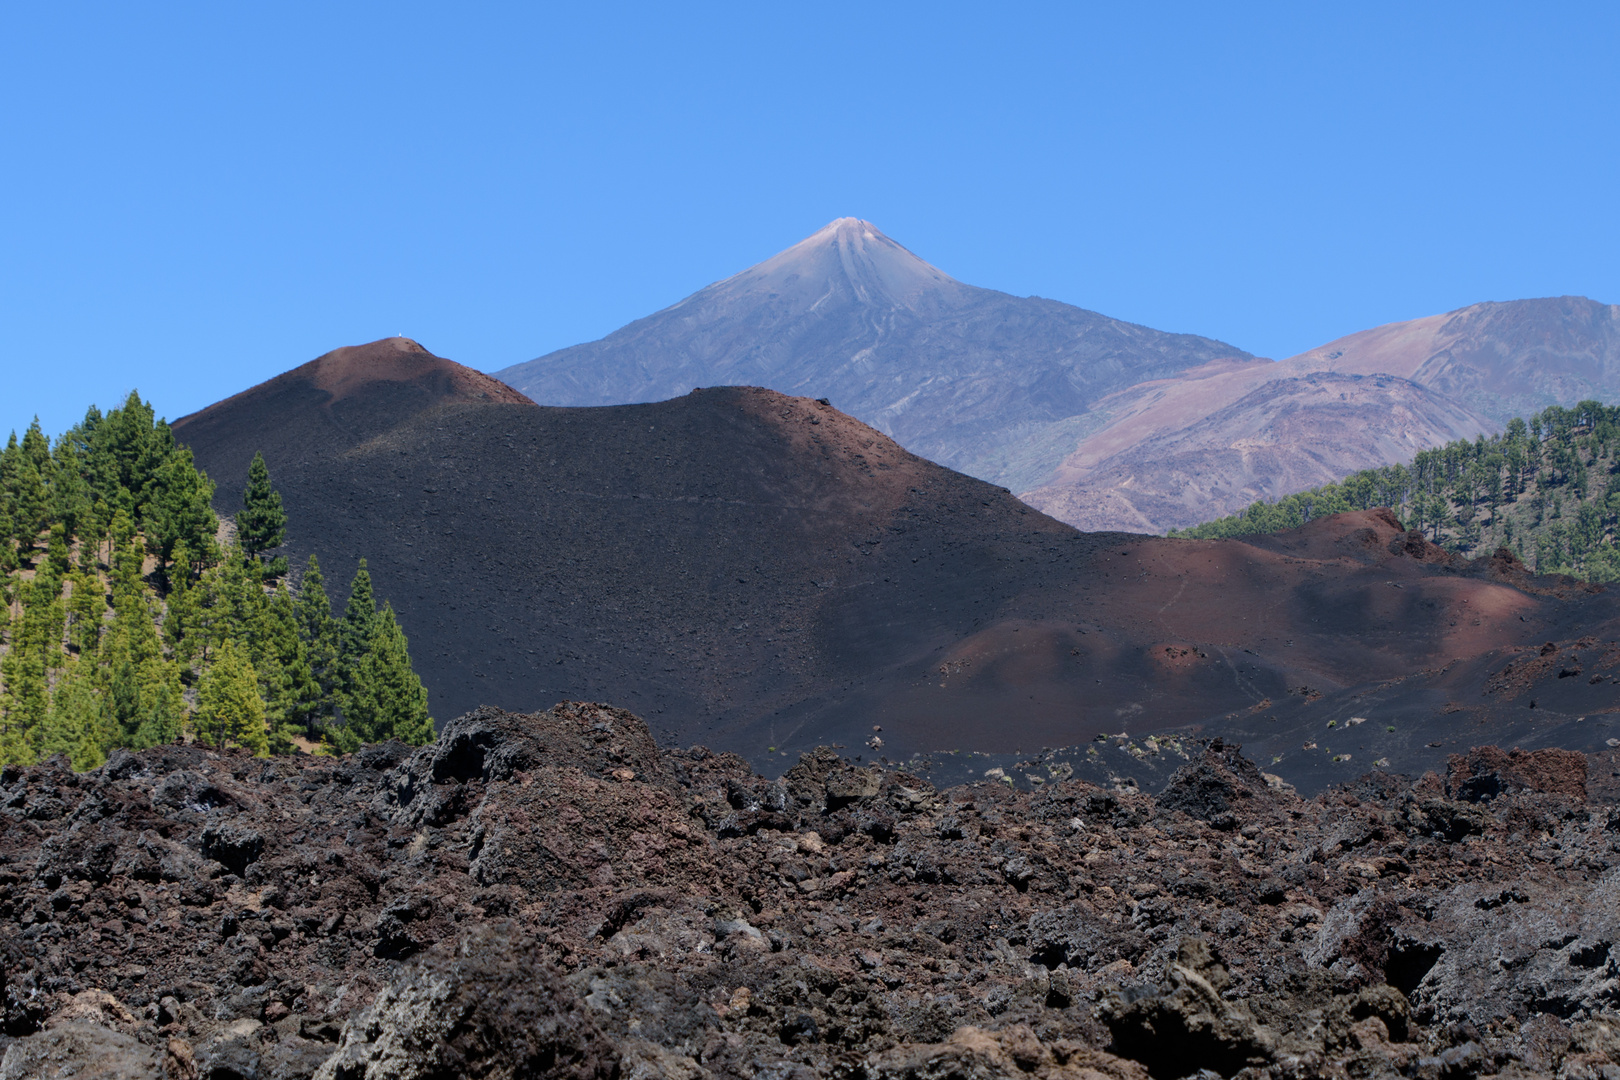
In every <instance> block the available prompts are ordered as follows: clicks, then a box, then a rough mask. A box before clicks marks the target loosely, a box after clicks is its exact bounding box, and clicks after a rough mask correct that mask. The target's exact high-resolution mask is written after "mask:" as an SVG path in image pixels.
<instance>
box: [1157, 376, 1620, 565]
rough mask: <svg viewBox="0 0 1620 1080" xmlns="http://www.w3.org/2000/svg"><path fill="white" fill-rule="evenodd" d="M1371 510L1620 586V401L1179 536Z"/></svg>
mask: <svg viewBox="0 0 1620 1080" xmlns="http://www.w3.org/2000/svg"><path fill="white" fill-rule="evenodd" d="M1373 506H1388V507H1392V508H1394V510H1395V511H1396V512H1397V513H1398V514H1399V515H1400V516H1401V518H1402V519H1403V520H1404V521H1406V522H1407V524H1408V525H1409V526H1411V527H1412V528H1417V529H1422V530H1423V531H1424V532H1425V533H1427V534H1428V536H1429V538H1430V539H1431V540H1432V541H1434V542H1435V543H1437V544H1440V545H1442V546H1443V547H1445V548H1446V549H1447V550H1448V551H1455V552H1458V553H1460V554H1473V553H1477V552H1487V551H1494V550H1496V549H1497V548H1498V547H1506V548H1509V549H1511V550H1512V551H1513V552H1514V553H1515V554H1516V556H1517V557H1518V558H1519V559H1521V560H1522V561H1524V562H1525V563H1527V564H1529V565H1530V566H1532V567H1533V568H1534V569H1536V570H1537V571H1538V572H1539V573H1543V574H1569V575H1571V576H1573V577H1577V578H1581V579H1583V580H1587V581H1601V582H1613V581H1620V406H1612V405H1602V404H1599V403H1597V402H1586V403H1582V404H1581V405H1577V406H1576V407H1575V408H1573V409H1564V408H1560V407H1559V406H1557V405H1550V406H1548V407H1547V408H1546V409H1543V410H1542V411H1541V412H1538V413H1535V414H1534V415H1532V416H1530V417H1528V418H1524V419H1519V418H1515V419H1513V420H1510V421H1509V422H1508V425H1507V430H1506V431H1505V432H1504V433H1502V434H1501V435H1497V436H1493V437H1492V438H1490V439H1480V440H1477V441H1470V440H1466V439H1464V440H1459V441H1457V442H1450V443H1447V444H1446V445H1444V446H1442V447H1439V448H1437V449H1433V450H1425V451H1423V452H1422V453H1420V454H1418V455H1417V457H1416V459H1415V460H1413V461H1412V462H1411V466H1410V467H1409V468H1408V467H1406V466H1404V465H1393V466H1388V467H1385V468H1382V469H1366V470H1362V471H1359V472H1356V473H1353V474H1351V475H1350V476H1348V477H1346V478H1345V479H1344V480H1343V482H1342V483H1337V484H1326V485H1322V486H1318V487H1312V488H1310V489H1309V490H1301V491H1300V492H1298V493H1296V494H1291V495H1289V496H1287V497H1286V498H1283V499H1279V500H1277V501H1276V502H1257V503H1254V504H1253V505H1251V506H1249V507H1247V508H1246V509H1245V510H1244V511H1243V513H1241V514H1236V515H1233V516H1230V517H1224V518H1220V519H1218V520H1215V521H1209V522H1205V523H1204V524H1201V525H1198V526H1195V527H1194V528H1192V529H1188V530H1186V531H1185V532H1183V533H1181V534H1180V535H1183V536H1188V537H1194V538H1203V539H1209V538H1215V537H1230V536H1254V535H1257V534H1263V533H1270V532H1278V531H1282V530H1285V529H1292V528H1297V527H1299V526H1300V525H1302V524H1304V523H1305V522H1307V521H1311V520H1314V519H1316V518H1321V517H1326V516H1328V515H1330V514H1337V513H1343V512H1345V511H1347V510H1358V509H1366V508H1370V507H1373Z"/></svg>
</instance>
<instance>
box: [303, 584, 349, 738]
mask: <svg viewBox="0 0 1620 1080" xmlns="http://www.w3.org/2000/svg"><path fill="white" fill-rule="evenodd" d="M297 610H298V636H299V639H300V640H301V641H303V643H304V656H305V659H306V660H307V662H308V664H309V671H310V675H311V677H312V678H313V679H314V681H315V686H316V696H315V701H314V703H313V706H312V708H311V709H310V711H309V712H308V714H307V719H306V725H307V731H308V735H309V737H310V738H312V739H313V738H315V737H317V735H318V734H319V729H320V728H321V727H323V726H325V725H326V724H327V723H328V722H329V721H331V720H332V719H333V718H334V717H335V716H336V715H337V711H338V695H339V694H340V693H341V692H342V689H343V672H342V668H341V665H340V664H339V652H340V644H339V634H338V623H337V620H335V619H333V618H332V602H331V600H330V599H328V597H327V595H326V584H325V582H324V580H323V579H322V577H321V564H320V561H319V560H318V559H316V558H315V556H314V555H311V556H310V557H309V562H308V563H307V564H306V565H305V567H304V575H303V578H302V580H300V581H299V583H298V603H297Z"/></svg>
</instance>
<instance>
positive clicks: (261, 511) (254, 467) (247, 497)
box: [236, 453, 287, 577]
mask: <svg viewBox="0 0 1620 1080" xmlns="http://www.w3.org/2000/svg"><path fill="white" fill-rule="evenodd" d="M236 535H237V538H238V540H239V541H240V543H241V545H242V553H243V554H244V555H246V556H247V557H248V558H250V559H259V560H260V561H262V562H263V563H264V564H265V569H266V576H268V577H279V576H280V575H282V574H284V573H286V572H287V560H286V559H284V558H276V559H272V558H270V557H269V556H268V555H267V554H266V552H269V551H272V550H274V549H276V548H278V547H280V546H281V545H282V543H284V542H285V541H286V539H287V514H286V512H285V511H284V510H282V508H281V492H279V491H277V490H276V489H275V488H273V487H271V486H270V469H269V467H268V466H267V465H265V463H264V454H262V453H257V454H254V455H253V463H252V464H251V465H249V466H248V483H247V487H246V488H244V489H243V490H242V512H241V513H239V514H237V515H236Z"/></svg>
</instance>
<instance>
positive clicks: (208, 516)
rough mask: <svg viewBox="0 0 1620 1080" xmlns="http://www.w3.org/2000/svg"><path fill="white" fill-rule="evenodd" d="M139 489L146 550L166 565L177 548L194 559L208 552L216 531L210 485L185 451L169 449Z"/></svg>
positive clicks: (211, 482) (188, 452) (212, 490)
mask: <svg viewBox="0 0 1620 1080" xmlns="http://www.w3.org/2000/svg"><path fill="white" fill-rule="evenodd" d="M163 430H164V431H165V432H167V430H168V429H167V427H165V428H163ZM143 487H144V491H145V508H146V510H145V518H144V522H145V528H146V545H147V549H148V550H150V551H151V552H153V553H154V554H155V555H157V556H158V557H159V558H160V559H162V560H163V562H164V563H165V564H167V563H169V562H171V561H173V558H174V549H175V546H176V545H177V544H185V545H186V547H187V548H188V549H189V550H190V551H191V553H192V554H193V555H194V556H196V555H202V554H204V553H206V552H207V551H209V549H210V548H212V546H213V544H214V534H215V532H217V531H218V529H219V519H218V518H216V517H215V516H214V510H213V507H212V505H211V502H212V500H213V498H214V482H213V481H212V480H210V479H208V478H207V477H206V476H204V475H203V474H202V473H200V472H198V471H197V466H196V464H195V463H194V461H193V460H192V456H191V451H190V450H189V449H187V448H186V447H183V446H182V447H178V448H172V449H170V450H169V452H168V453H167V454H166V455H165V456H164V458H163V460H162V462H161V464H159V465H158V467H157V469H156V470H155V471H154V472H153V474H152V476H151V479H149V480H148V481H147V482H146V483H145V485H143Z"/></svg>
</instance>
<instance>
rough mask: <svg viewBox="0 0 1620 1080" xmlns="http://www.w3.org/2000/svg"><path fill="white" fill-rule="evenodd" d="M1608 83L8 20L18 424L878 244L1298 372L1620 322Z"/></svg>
mask: <svg viewBox="0 0 1620 1080" xmlns="http://www.w3.org/2000/svg"><path fill="white" fill-rule="evenodd" d="M587 9H588V10H587ZM1120 9H1128V10H1120ZM1616 56H1620V6H1617V5H1613V4H1605V5H1596V4H1594V5H1572V4H1566V5H1528V4H1525V5H1513V6H1509V5H1491V4H1468V5H1462V4H1457V5H1442V4H1418V5H1414V4H1391V5H1327V4H1280V5H1274V6H1272V5H1242V6H1234V5H1209V4H1202V5H1148V4H1143V5H1108V6H1106V7H1105V6H1103V5H1084V4H1061V5H1039V4H1031V5H974V6H960V5H957V6H953V5H948V4H947V5H940V4H929V5H922V4H916V5H901V4H893V5H871V4H860V5H840V4H826V3H823V4H815V5H763V4H749V5H741V4H739V5H735V6H705V5H659V6H653V5H647V6H635V7H623V6H621V7H609V6H606V5H567V6H564V5H550V6H548V5H533V4H523V5H518V4H512V5H500V4H482V5H479V4H468V5H425V4H424V5H414V4H409V3H390V4H376V5H356V4H331V3H327V4H319V5H315V4H310V5H299V4H295V3H284V4H277V5H246V4H228V5H227V4H208V5H203V4H197V5H187V4H183V3H171V4H165V5H129V4H123V5H113V4H105V5H96V4H83V5H60V4H58V5H46V4H32V5H23V4H9V5H5V6H4V7H0V95H3V96H0V104H3V107H0V146H3V147H4V150H3V151H0V164H3V168H0V349H3V353H0V355H3V357H4V359H3V360H0V372H3V374H4V380H3V383H0V385H3V387H4V390H3V393H0V403H3V408H0V430H5V429H9V428H19V429H20V428H21V427H22V426H24V425H26V423H27V422H28V419H29V417H30V416H31V415H33V414H34V413H38V414H39V415H40V417H41V420H42V422H43V423H44V425H45V427H46V429H47V430H48V431H50V432H52V433H54V432H56V431H58V430H60V429H61V428H63V427H65V426H66V425H67V424H69V423H71V422H72V421H73V420H74V419H76V418H77V417H78V416H80V415H82V413H83V410H84V407H85V406H86V405H87V404H89V403H90V402H91V401H95V402H98V403H101V404H103V405H108V404H112V403H114V402H116V401H117V400H118V399H119V398H121V397H122V395H123V394H124V393H126V392H127V391H128V390H129V389H130V388H132V387H138V388H139V389H140V390H141V391H142V392H143V393H144V394H146V395H147V396H148V397H149V398H151V399H153V400H154V401H155V402H156V404H157V406H158V409H159V411H160V412H161V413H164V414H166V415H168V416H170V417H175V416H179V415H182V414H184V413H186V412H189V411H192V410H194V409H197V408H200V407H202V406H204V405H206V404H208V403H209V402H211V401H214V400H216V399H218V398H220V397H223V396H226V395H228V394H230V393H233V392H235V391H237V390H240V389H243V388H245V387H247V386H249V385H251V384H253V383H255V382H258V381H260V380H262V379H265V378H268V377H270V376H272V375H274V374H276V373H278V372H280V371H283V370H285V369H287V368H289V367H292V366H295V365H297V364H299V363H302V362H304V361H305V360H308V359H311V358H313V357H314V356H316V355H318V354H319V353H321V352H324V351H325V350H327V349H329V348H333V347H335V346H338V345H344V344H352V343H356V342H360V341H366V340H371V339H373V338H377V337H383V336H386V335H389V334H393V333H404V334H407V335H409V336H411V337H415V338H417V339H418V340H420V341H421V342H423V343H424V344H425V345H427V346H428V347H429V348H431V349H433V350H434V351H435V352H438V353H440V354H441V355H445V356H449V357H451V358H453V359H456V360H460V361H462V362H463V363H467V364H471V365H472V366H474V367H478V368H482V369H485V370H494V369H497V368H500V367H504V366H506V365H508V364H511V363H515V362H517V361H520V360H525V359H529V358H531V357H534V356H536V355H539V354H541V353H544V352H547V351H549V350H551V349H554V348H559V347H561V346H564V345H569V344H573V343H575V342H578V341H584V340H589V339H592V338H596V337H600V336H601V335H603V334H606V333H608V332H610V331H612V330H613V329H615V328H617V327H618V326H620V325H622V324H623V323H625V322H627V321H629V320H631V319H633V318H636V317H638V316H640V315H644V314H647V313H649V312H651V311H653V310H656V309H658V308H660V307H663V306H665V305H667V304H670V303H672V302H674V301H675V300H677V299H679V298H680V297H682V296H684V295H686V294H688V293H690V292H692V291H693V290H695V289H698V288H700V287H701V286H703V285H704V284H706V283H708V282H710V281H712V280H715V279H718V278H721V277H724V276H727V275H729V274H731V273H734V272H736V271H737V270H740V269H742V268H743V267H745V266H747V265H749V264H751V263H753V262H756V261H758V260H760V259H762V258H765V257H767V256H769V255H771V254H772V253H774V252H775V251H777V250H779V249H781V248H783V247H786V246H787V245H789V244H791V243H793V242H795V241H797V240H799V239H801V238H802V237H803V236H805V235H807V234H809V233H810V232H812V231H814V230H815V229H817V228H819V227H820V226H821V225H823V224H825V223H826V222H827V221H829V220H831V219H832V218H835V217H839V216H842V215H846V214H850V215H856V216H860V217H864V218H868V219H870V220H872V221H874V222H875V223H877V224H878V225H879V227H881V228H882V229H883V230H884V231H885V232H887V233H888V234H889V235H891V236H892V237H894V238H895V239H896V240H898V241H900V242H901V243H903V244H905V245H906V246H907V247H909V248H911V249H912V250H913V251H915V252H916V253H917V254H919V255H921V256H922V257H923V258H925V259H928V260H929V261H930V262H933V263H934V264H936V265H937V266H939V267H941V268H942V269H944V270H945V271H947V272H948V273H951V274H953V275H954V276H956V277H958V278H960V279H962V280H964V281H968V282H971V283H973V284H976V285H983V286H988V287H992V288H998V289H1003V290H1005V291H1008V292H1012V293H1018V294H1039V295H1042V296H1048V297H1053V298H1056V299H1059V300H1064V301H1067V302H1069V303H1074V304H1078V305H1081V306H1083V307H1088V308H1092V309H1094V310H1097V311H1101V312H1104V313H1106V314H1109V315H1113V316H1115V317H1118V318H1124V319H1130V320H1133V321H1137V322H1142V323H1146V324H1148V325H1150V326H1154V327H1158V328H1160V329H1165V330H1177V331H1191V332H1196V333H1201V334H1207V335H1210V336H1213V337H1218V338H1222V339H1224V340H1226V341H1229V342H1231V343H1233V344H1236V345H1239V346H1241V347H1243V348H1246V349H1249V350H1251V351H1253V352H1257V353H1260V354H1263V355H1271V356H1276V357H1282V356H1286V355H1290V354H1292V353H1295V352H1298V351H1301V350H1303V349H1306V348H1309V347H1311V346H1313V345H1317V344H1320V343H1322V342H1324V341H1327V340H1330V339H1332V338H1334V337H1336V336H1338V335H1340V334H1344V333H1348V332H1351V331H1354V330H1358V329H1362V328H1365V327H1367V326H1372V325H1376V324H1378V323H1383V322H1389V321H1392V320H1396V319H1403V318H1410V317H1414V316H1419V315H1425V314H1430V313H1433V312H1437V311H1444V310H1449V309H1451V308H1455V307H1459V306H1462V305H1464V304H1468V303H1472V302H1474V301H1477V300H1484V299H1514V298H1519V297H1526V296H1543V295H1553V294H1560V293H1579V294H1584V295H1588V296H1592V297H1595V298H1597V299H1600V300H1604V301H1606V302H1610V303H1620V259H1617V258H1616V252H1617V250H1620V199H1617V198H1616V190H1617V188H1620V182H1617V170H1616V166H1617V165H1620V153H1617V142H1620V125H1617V124H1616V122H1615V115H1616V106H1617V104H1620V62H1617V61H1616V59H1615V58H1616Z"/></svg>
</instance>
